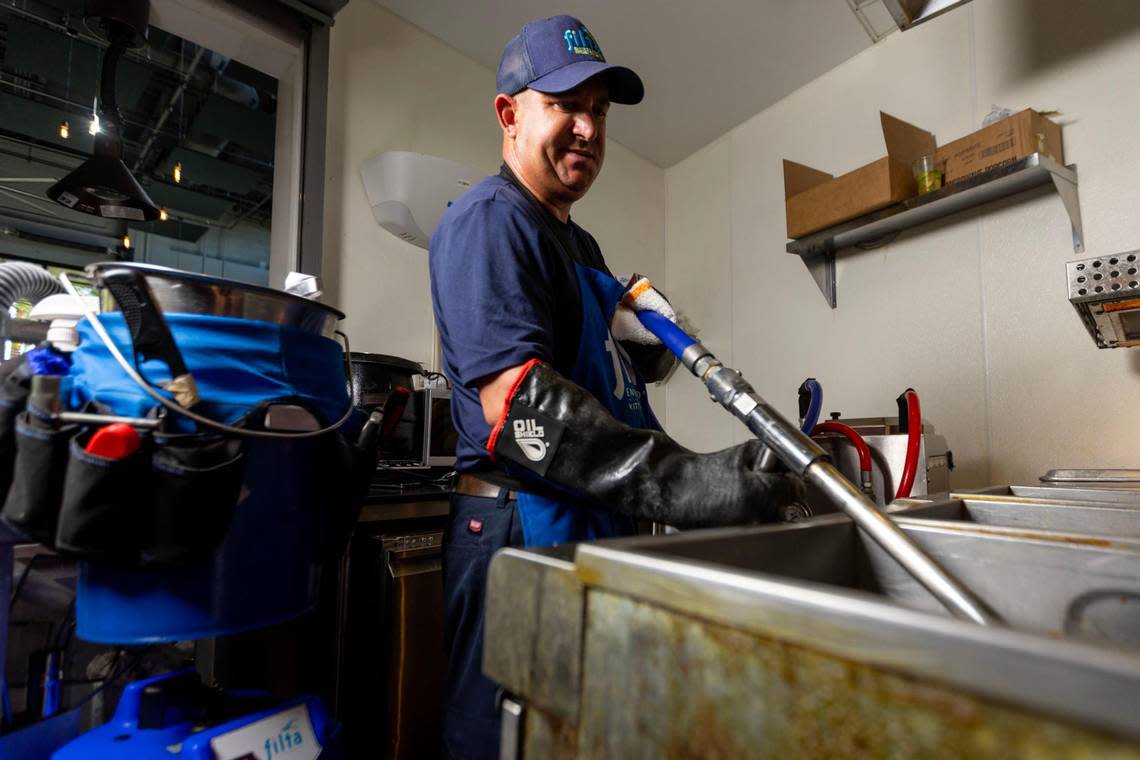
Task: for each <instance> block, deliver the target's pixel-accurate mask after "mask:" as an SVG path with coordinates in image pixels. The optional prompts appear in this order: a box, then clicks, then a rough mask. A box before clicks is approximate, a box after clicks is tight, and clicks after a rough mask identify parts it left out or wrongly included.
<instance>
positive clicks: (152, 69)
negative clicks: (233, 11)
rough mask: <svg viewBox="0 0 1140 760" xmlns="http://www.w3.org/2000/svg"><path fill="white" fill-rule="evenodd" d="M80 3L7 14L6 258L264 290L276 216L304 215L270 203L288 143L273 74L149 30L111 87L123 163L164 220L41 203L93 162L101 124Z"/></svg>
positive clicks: (1, 172)
mask: <svg viewBox="0 0 1140 760" xmlns="http://www.w3.org/2000/svg"><path fill="white" fill-rule="evenodd" d="M83 5H84V3H83V2H82V0H37V1H36V2H34V3H21V4H19V5H18V6H17V5H15V4H13V5H8V4H5V5H2V6H0V257H7V258H19V259H32V260H39V261H46V262H50V263H53V264H59V265H66V266H70V267H82V266H83V265H84V264H85V263H89V262H91V261H99V260H106V259H107V258H111V257H119V258H123V259H127V260H135V261H142V262H148V263H153V264H160V265H163V266H171V267H177V268H179V269H185V270H189V271H193V272H204V273H207V274H213V275H219V276H223V277H227V278H231V279H236V280H241V281H245V282H250V283H254V284H260V285H265V284H268V283H269V264H270V248H271V241H272V240H273V239H274V238H275V236H276V237H280V235H279V234H276V235H275V232H274V230H273V228H274V224H275V218H274V216H275V212H276V213H277V215H278V216H279V217H281V220H280V221H279V222H276V223H278V224H280V225H285V226H288V225H289V224H290V218H293V219H295V216H296V215H295V212H293V213H292V214H289V213H285V214H282V213H281V208H280V204H275V203H274V189H275V184H276V186H277V187H278V188H280V187H282V185H281V183H280V180H281V179H282V178H281V177H280V176H278V173H279V171H280V169H279V168H278V166H277V163H278V159H279V156H281V155H282V154H283V151H282V150H280V148H281V147H282V146H279V145H278V141H279V136H280V135H282V134H289V132H288V131H286V132H282V131H281V130H280V129H279V127H280V125H279V124H278V96H279V92H278V90H279V82H278V79H277V78H275V77H274V76H271V75H270V74H267V73H265V72H264V71H261V70H258V69H257V68H254V67H253V66H251V65H248V64H246V63H243V62H241V61H239V60H235V59H233V58H231V57H228V56H227V55H226V54H224V53H223V52H220V51H217V50H212V49H210V48H207V47H203V46H201V45H198V44H195V43H194V42H191V41H190V40H189V39H187V38H183V37H181V36H179V35H178V34H176V33H175V32H174V31H171V30H166V29H161V28H158V27H156V26H153V25H152V27H151V28H150V30H149V44H148V46H147V47H145V48H140V49H137V50H131V51H129V52H128V53H127V55H126V56H125V57H124V59H123V61H122V62H121V63H120V65H119V69H118V77H117V82H116V95H117V99H118V102H119V108H120V110H121V112H122V116H123V123H124V128H123V138H124V140H123V154H124V155H123V160H124V162H125V163H126V165H127V166H128V167H129V168H130V169H131V170H132V172H133V173H134V175H135V176H136V178H137V179H138V180H139V182H140V183H141V184H142V185H143V187H144V189H145V190H146V192H147V193H148V195H149V196H150V197H151V199H152V200H153V201H154V203H155V204H156V205H157V206H159V207H160V208H162V209H163V210H164V217H165V218H163V219H160V220H158V221H154V222H133V221H132V222H123V221H120V220H112V219H103V218H100V217H94V216H89V215H85V214H80V213H77V212H74V211H71V210H70V209H67V208H64V207H62V206H59V205H58V204H55V203H53V202H52V201H51V200H49V199H48V198H47V197H46V196H45V194H44V193H45V191H46V190H47V188H48V187H49V186H50V185H51V184H52V183H54V182H55V181H56V180H58V179H59V178H61V177H62V176H64V175H65V174H66V173H68V172H69V171H71V169H73V168H75V167H76V166H78V165H79V164H80V163H82V162H83V161H84V160H85V159H86V158H87V157H88V156H89V155H90V152H91V148H92V143H93V137H92V133H91V131H90V130H91V129H93V128H97V127H94V126H93V116H94V114H95V113H96V96H97V92H98V85H99V82H98V79H99V72H100V60H101V57H102V53H103V50H104V49H105V47H106V43H105V42H103V41H102V40H101V39H100V38H98V37H97V36H96V35H94V34H93V33H92V32H91V31H90V30H89V29H88V28H87V26H86V25H85V24H84V21H83ZM156 5H159V4H156ZM167 5H169V3H167ZM159 15H161V14H159ZM166 15H167V17H170V18H174V17H175V16H174V15H172V14H170V13H167V14H166ZM151 19H152V22H154V21H156V20H158V17H157V16H156V14H155V13H154V12H152V16H151ZM190 36H197V35H189V34H188V35H187V37H190ZM285 118H286V119H287V120H291V119H293V116H292V114H291V113H288V112H287V115H286V117H285ZM284 154H285V155H286V156H288V155H289V153H288V151H284ZM286 171H287V172H289V173H292V172H293V169H292V168H291V167H287V168H286ZM285 186H286V187H287V186H288V185H285ZM283 239H286V240H289V239H292V238H291V236H289V235H286V236H284V238H283ZM278 284H279V283H278Z"/></svg>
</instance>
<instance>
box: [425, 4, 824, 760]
mask: <svg viewBox="0 0 1140 760" xmlns="http://www.w3.org/2000/svg"><path fill="white" fill-rule="evenodd" d="M496 84H497V87H498V95H496V96H495V101H494V105H495V113H496V114H497V116H498V120H499V126H500V128H501V129H502V134H503V142H502V156H503V166H502V167H501V170H500V172H499V174H498V175H495V176H492V177H487V178H485V179H483V180H482V181H481V182H479V183H478V184H476V185H475V186H474V187H472V188H471V189H470V190H469V191H467V192H466V193H465V194H464V195H462V196H461V197H460V198H459V200H457V201H456V202H455V204H454V205H453V206H452V207H451V208H450V209H448V211H447V213H446V214H445V215H444V217H443V219H442V221H441V222H440V225H439V228H438V229H437V230H436V233H435V235H434V236H433V238H432V241H431V254H430V269H431V286H432V300H433V305H434V310H435V319H436V324H437V326H438V328H439V335H440V343H441V347H442V349H443V360H444V371H445V373H446V374H447V376H448V377H449V378H450V379H451V381H452V383H453V391H452V416H453V418H454V420H455V424H456V428H457V430H458V431H459V434H460V440H459V446H458V450H457V461H456V470H458V472H459V477H458V479H457V483H456V486H455V489H454V493H453V494H452V498H451V520H450V523H449V527H448V529H447V532H446V535H445V537H444V558H443V563H444V567H443V574H444V594H445V598H446V605H447V628H446V640H447V642H448V644H449V648H450V653H449V662H448V675H447V694H446V703H445V706H444V707H445V712H444V731H443V743H444V752H443V754H444V756H445V757H471V758H483V757H487V758H493V757H496V756H497V754H498V743H499V737H498V731H499V721H498V714H497V707H496V704H495V700H496V687H495V685H494V684H493V683H492V682H491V681H490V680H489V679H487V678H486V677H485V676H484V675H483V674H482V669H481V663H482V651H483V601H484V586H485V583H486V575H487V567H488V565H489V563H490V559H491V555H492V554H493V553H494V552H495V551H496V550H497V549H500V548H502V547H505V546H519V545H523V546H550V545H553V544H558V543H565V542H568V541H586V540H592V539H595V538H605V537H610V536H622V535H630V534H631V533H633V532H634V530H635V527H636V524H637V521H656V522H661V523H667V524H670V525H676V526H679V527H701V526H710V525H728V524H740V523H747V522H760V521H765V520H772V519H775V515H776V513H777V510H778V508H779V507H780V506H782V505H784V504H786V503H788V502H790V501H793V500H795V498H797V496H798V495H799V493H800V490H801V488H802V487H801V486H800V484H799V483H798V481H795V480H792V479H790V478H788V477H785V476H779V475H771V474H766V473H764V472H761V471H760V468H759V460H760V455H761V453H762V451H761V447H760V445H759V444H758V443H757V442H756V441H750V442H748V443H745V444H743V445H741V446H736V447H733V448H730V449H725V450H724V451H720V452H716V453H712V454H697V453H694V452H691V451H689V450H687V449H685V448H683V447H681V446H680V445H678V444H677V443H676V442H674V441H673V440H672V439H671V438H669V437H668V436H667V435H665V433H663V432H661V428H660V425H659V424H658V423H657V420H656V418H655V417H654V416H653V413H652V411H651V410H650V409H649V403H648V396H647V394H646V389H645V383H646V381H653V380H656V379H660V377H662V376H663V375H664V374H665V372H667V371H668V369H669V368H670V367H671V366H672V357H670V356H669V355H668V351H667V350H666V349H665V348H664V346H662V345H661V344H660V342H659V341H657V339H656V338H654V337H653V336H652V335H651V334H650V333H648V331H646V330H644V328H642V327H641V325H640V323H639V322H638V320H637V318H636V316H635V315H634V310H635V309H642V308H650V309H654V310H655V311H658V312H660V313H663V314H665V315H666V316H668V317H669V318H673V312H672V309H671V308H669V305H668V303H667V302H666V301H665V299H664V298H662V297H661V295H660V294H659V293H658V292H657V291H656V290H654V289H653V287H652V285H651V284H650V283H649V281H648V280H646V279H645V278H643V277H639V276H633V277H630V278H623V279H622V280H621V281H619V280H617V279H615V278H614V276H613V275H612V274H611V273H610V271H609V270H608V269H607V268H606V264H605V261H604V259H603V258H602V253H601V250H600V248H599V247H598V244H597V242H596V241H595V240H594V238H593V237H592V236H591V235H590V234H589V233H588V232H586V231H585V230H584V229H582V228H581V227H580V226H578V225H577V224H575V223H574V222H573V221H572V220H571V219H570V208H571V206H572V205H573V204H574V203H575V202H576V201H577V200H579V199H580V198H582V196H584V195H585V194H586V192H587V191H588V190H589V189H590V186H591V185H592V184H593V182H594V180H595V179H596V178H597V176H598V173H599V172H600V171H601V168H602V163H603V161H604V159H605V147H606V115H607V112H608V111H609V108H610V103H622V104H630V105H632V104H636V103H638V102H640V101H641V99H642V97H643V96H644V87H643V85H642V82H641V79H640V78H639V77H638V76H637V74H635V73H634V72H633V71H631V70H630V69H628V68H625V67H623V66H615V65H613V64H610V63H607V62H606V59H605V56H604V55H603V54H602V50H601V47H600V45H599V44H598V41H597V38H596V37H595V36H594V35H593V34H592V33H591V32H590V31H589V29H587V28H586V26H585V25H584V24H583V23H582V22H581V21H579V20H578V19H575V18H573V17H571V16H553V17H550V18H545V19H541V20H539V21H533V22H531V23H529V24H527V25H526V26H524V27H523V29H522V31H521V32H520V33H519V34H518V36H516V37H515V38H514V39H512V40H511V41H510V42H508V43H507V45H506V47H505V48H504V49H503V56H502V60H501V62H500V64H499V71H498V78H497V82H496Z"/></svg>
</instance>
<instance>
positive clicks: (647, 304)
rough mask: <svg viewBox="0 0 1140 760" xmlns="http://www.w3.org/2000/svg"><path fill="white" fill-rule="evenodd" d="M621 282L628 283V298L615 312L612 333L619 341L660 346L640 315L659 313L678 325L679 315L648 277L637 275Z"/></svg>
mask: <svg viewBox="0 0 1140 760" xmlns="http://www.w3.org/2000/svg"><path fill="white" fill-rule="evenodd" d="M618 280H619V281H620V282H625V283H626V290H625V295H623V296H622V299H621V303H619V304H618V306H617V308H616V309H615V310H614V318H613V320H612V321H611V322H610V332H611V333H613V336H614V338H616V339H617V340H628V341H632V342H634V343H640V344H642V345H645V346H659V345H661V341H660V340H659V339H658V338H657V336H656V335H654V334H653V333H651V332H650V331H649V330H647V329H646V328H645V326H644V325H643V324H641V320H639V319H638V318H637V312H639V311H646V310H648V311H655V312H657V313H658V314H660V315H661V316H663V317H665V318H666V319H668V320H669V321H670V322H676V321H677V313H676V312H675V311H673V307H672V306H670V305H669V302H668V301H666V300H665V296H663V295H661V293H660V292H658V290H657V289H656V288H654V287H653V283H651V282H650V281H649V278H648V277H643V276H641V275H639V274H633V275H630V276H628V277H619V278H618Z"/></svg>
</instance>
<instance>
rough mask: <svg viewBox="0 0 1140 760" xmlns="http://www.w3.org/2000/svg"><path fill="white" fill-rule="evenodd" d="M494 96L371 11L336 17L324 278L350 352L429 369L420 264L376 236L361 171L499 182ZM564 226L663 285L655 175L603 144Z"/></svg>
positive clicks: (446, 52)
mask: <svg viewBox="0 0 1140 760" xmlns="http://www.w3.org/2000/svg"><path fill="white" fill-rule="evenodd" d="M504 42H505V40H504ZM494 95H495V75H494V72H492V71H490V70H488V69H485V68H483V67H481V66H479V65H478V64H476V63H474V62H473V61H471V60H470V59H468V58H465V57H464V56H462V55H461V54H459V53H458V52H457V51H455V50H454V49H452V48H450V47H448V46H447V45H445V44H444V43H442V42H440V41H439V40H437V39H435V38H433V37H431V36H429V35H427V34H426V33H424V32H423V31H421V30H420V29H418V28H417V27H414V26H412V25H411V24H408V23H407V22H405V21H403V20H402V19H400V18H399V17H397V16H395V15H393V14H391V13H389V12H388V11H385V10H383V9H382V8H380V7H379V6H377V5H376V4H374V3H371V2H365V1H364V0H357V2H353V3H349V5H348V6H347V7H346V8H345V9H344V11H343V12H341V13H340V14H339V15H338V16H337V19H336V25H335V26H334V27H333V31H332V53H331V62H330V73H329V135H328V156H327V169H326V172H327V174H326V186H325V209H326V210H325V248H324V272H323V275H324V280H325V291H326V293H327V298H326V300H327V302H328V303H330V304H333V305H335V306H338V307H339V308H341V309H343V310H344V311H345V312H347V313H348V319H347V321H346V325H347V328H348V333H349V336H350V338H351V339H352V347H353V349H354V350H358V351H373V352H378V353H386V354H395V355H398V356H404V357H407V358H410V359H414V360H416V361H420V362H423V363H424V364H425V365H427V364H430V362H431V358H432V330H431V323H432V313H431V296H430V293H429V290H428V270H427V253H426V252H425V251H423V250H422V249H419V248H416V247H414V246H412V245H410V244H408V243H405V242H404V241H402V240H400V239H398V238H396V237H395V236H394V235H390V234H389V233H387V232H385V231H384V230H382V229H380V227H378V226H377V224H376V222H375V220H374V219H373V218H372V214H371V211H370V210H369V208H368V204H367V202H366V200H365V196H364V189H363V187H362V186H361V183H360V177H359V174H358V171H357V168H358V166H359V165H360V162H361V161H363V160H364V159H365V158H368V157H369V156H372V155H375V154H376V153H380V152H382V151H386V150H411V151H416V152H420V153H429V154H433V155H437V156H441V157H443V158H448V159H451V160H453V161H459V162H462V163H465V164H467V165H469V166H472V167H475V168H476V169H478V170H479V171H481V172H485V173H488V174H490V173H493V172H496V171H497V170H498V166H499V163H500V158H499V156H500V147H499V139H500V138H499V129H498V126H497V124H496V122H495V115H494V110H493V108H492V105H491V103H492V100H493V99H494ZM620 107H621V106H615V108H620ZM572 216H573V218H574V219H575V221H577V222H578V223H579V224H581V225H582V226H583V227H585V228H586V229H588V230H589V231H590V232H592V233H593V234H594V236H595V237H596V238H597V239H598V242H599V243H600V244H601V246H602V250H603V252H604V253H605V255H606V259H607V262H608V263H609V264H610V267H611V268H612V269H613V270H614V272H623V271H641V272H644V273H646V274H649V275H650V276H657V277H662V276H663V275H664V251H665V180H664V172H663V171H662V170H661V169H659V168H657V167H655V166H653V165H652V164H650V163H649V162H647V161H645V160H644V159H641V158H639V157H638V156H636V155H634V154H633V153H631V152H630V151H629V150H627V149H625V148H623V147H622V146H621V145H619V144H617V143H615V142H613V141H612V140H611V141H610V142H609V144H608V146H607V156H606V165H605V168H604V170H603V172H602V175H601V177H600V178H599V179H598V181H597V183H596V184H595V185H594V187H593V188H592V189H591V190H590V194H589V195H588V196H587V197H586V198H585V199H584V200H583V201H582V202H581V203H580V204H579V205H577V206H575V208H574V209H573V211H572ZM653 395H656V392H655V393H654V394H653Z"/></svg>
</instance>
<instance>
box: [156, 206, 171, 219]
mask: <svg viewBox="0 0 1140 760" xmlns="http://www.w3.org/2000/svg"><path fill="white" fill-rule="evenodd" d="M169 218H170V214H168V213H166V209H165V208H160V209H159V210H158V221H160V222H165V221H166V220H167V219H169Z"/></svg>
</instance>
